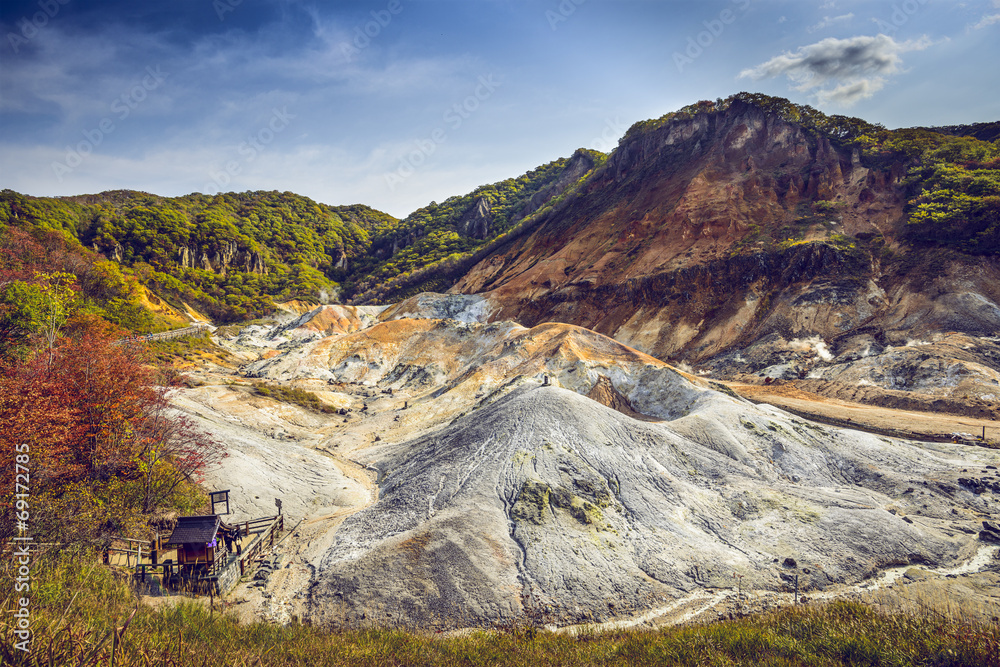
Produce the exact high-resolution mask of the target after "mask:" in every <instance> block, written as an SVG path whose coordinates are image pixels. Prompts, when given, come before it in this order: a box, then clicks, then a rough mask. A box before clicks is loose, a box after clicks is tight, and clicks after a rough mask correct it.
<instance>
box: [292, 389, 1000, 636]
mask: <svg viewBox="0 0 1000 667" xmlns="http://www.w3.org/2000/svg"><path fill="white" fill-rule="evenodd" d="M676 382H678V383H684V384H687V381H686V380H684V379H682V378H680V377H677V379H676ZM691 396H692V398H691V402H690V404H689V406H688V411H687V414H686V416H684V417H681V418H680V419H676V420H673V421H670V422H646V421H638V420H635V419H632V418H631V417H628V416H626V415H624V414H621V413H619V412H616V411H614V410H612V409H609V408H606V407H604V406H603V405H601V404H599V403H597V402H595V401H592V400H590V399H588V398H586V397H584V396H582V395H580V394H579V393H576V392H573V391H569V390H566V389H562V388H558V387H540V386H537V385H527V386H522V387H520V388H518V389H516V390H514V391H513V392H512V393H510V394H509V395H508V396H506V397H504V398H503V399H501V400H498V401H496V402H494V403H492V404H491V405H488V406H485V407H482V408H480V409H478V410H474V411H472V412H471V413H469V414H468V415H465V416H463V417H460V418H459V419H457V420H455V421H454V422H452V423H451V424H450V425H448V426H446V427H444V428H442V429H440V430H438V431H436V432H433V433H432V434H430V435H427V436H423V437H421V438H418V439H415V440H410V441H406V442H402V443H397V444H384V445H382V446H376V447H372V448H370V449H368V450H365V452H364V455H365V457H366V459H367V461H368V463H370V464H371V465H372V466H374V467H375V468H377V469H378V470H379V471H380V500H379V502H378V503H377V504H376V505H374V506H372V507H369V508H367V509H365V510H363V511H361V512H359V513H358V514H355V515H354V516H352V517H350V518H348V519H347V520H346V521H345V522H344V523H343V524H342V525H341V527H340V529H339V531H338V533H337V535H336V539H335V541H334V543H333V545H332V547H331V548H330V550H329V551H328V552H327V554H326V555H325V557H324V558H323V559H322V561H321V562H320V565H319V568H318V570H317V572H316V575H315V579H314V583H313V586H312V590H311V599H310V609H309V613H310V615H311V616H312V618H313V620H314V621H315V622H318V623H324V624H332V625H359V624H368V623H379V624H393V625H395V624H403V625H415V626H417V625H419V626H423V627H427V626H443V627H463V626H473V625H483V624H494V623H507V622H517V621H521V620H527V619H531V620H533V621H545V622H557V623H560V624H561V623H571V622H577V621H582V620H605V619H607V618H608V617H610V616H614V615H618V614H623V613H629V612H631V611H635V610H645V609H649V608H650V607H653V606H655V605H656V604H658V603H659V602H660V601H662V600H664V599H673V598H676V597H679V596H681V595H683V594H685V593H688V592H691V591H694V590H696V589H699V588H702V587H708V588H712V587H729V586H731V585H732V581H733V579H732V576H733V574H734V573H738V574H741V575H744V576H745V578H744V580H743V582H744V586H745V587H751V588H757V589H771V590H774V589H779V588H780V587H781V585H782V581H781V579H780V576H779V575H780V574H781V567H780V565H779V564H778V563H776V562H775V559H778V560H779V561H783V560H784V559H785V558H787V557H792V558H794V559H795V560H796V561H797V562H798V565H799V567H800V568H804V567H808V568H810V573H811V574H810V575H809V576H803V583H804V585H805V586H807V587H810V588H814V589H815V588H825V587H828V586H830V585H833V584H837V583H854V582H857V581H859V580H861V579H863V578H865V577H867V576H870V575H871V574H872V573H874V572H875V571H876V570H877V569H879V568H882V567H885V566H887V565H895V564H902V563H908V562H922V563H927V564H948V563H954V562H956V561H958V560H961V559H963V558H967V557H968V556H969V555H970V554H971V553H972V552H973V551H974V550H975V548H976V546H977V540H976V535H975V532H974V530H973V529H974V527H975V520H976V518H977V517H976V516H975V513H974V511H977V510H978V511H983V510H985V509H986V507H985V501H984V500H982V499H981V498H980V497H978V496H973V495H972V494H971V493H969V492H968V491H966V490H963V489H961V488H960V487H958V486H957V485H956V483H955V480H956V478H957V477H959V476H961V474H962V468H963V467H968V466H982V465H986V464H987V463H990V464H994V465H996V464H997V463H998V461H1000V456H997V455H996V454H994V453H992V452H989V451H984V450H975V451H974V450H969V449H965V450H959V449H957V448H954V447H951V446H922V445H917V444H914V443H906V442H900V441H890V440H886V439H883V438H877V437H874V436H870V435H867V434H863V433H859V432H855V431H842V430H836V429H829V428H825V427H819V426H816V425H814V424H811V423H808V422H805V421H803V420H799V419H797V418H794V417H790V416H789V415H787V414H786V413H783V412H780V411H778V410H775V409H773V408H767V407H762V406H754V405H751V404H749V403H746V402H743V401H739V400H736V399H732V398H730V397H728V396H725V395H723V394H720V393H717V392H714V391H707V390H706V391H700V392H692V393H691ZM359 453H360V452H359ZM889 510H892V511H889ZM802 571H804V570H802Z"/></svg>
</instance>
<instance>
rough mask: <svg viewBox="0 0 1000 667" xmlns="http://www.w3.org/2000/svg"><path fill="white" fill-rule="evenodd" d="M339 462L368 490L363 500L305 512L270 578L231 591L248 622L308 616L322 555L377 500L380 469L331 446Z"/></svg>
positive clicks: (278, 553) (278, 555) (279, 550)
mask: <svg viewBox="0 0 1000 667" xmlns="http://www.w3.org/2000/svg"><path fill="white" fill-rule="evenodd" d="M317 451H321V452H322V453H324V454H326V455H327V456H329V457H330V458H331V459H332V461H333V463H334V465H335V466H336V467H337V468H338V469H339V470H340V471H341V473H343V475H344V476H345V477H348V478H350V479H352V480H354V481H356V482H358V483H359V484H361V485H362V486H363V487H364V488H365V490H366V491H367V496H366V498H365V499H364V501H363V502H361V503H359V504H356V505H353V506H350V507H342V508H340V509H338V510H335V511H333V512H326V513H323V514H320V515H318V516H309V515H307V516H305V517H304V518H303V519H302V520H301V521H300V522H299V523H298V524H297V525H296V526H295V527H294V528H292V529H291V531H289V532H288V533H286V535H285V537H284V538H283V539H282V541H281V543H279V544H278V545H276V547H275V550H274V554H271V555H270V556H268V559H269V560H270V561H271V562H272V563H274V564H275V569H274V570H273V573H272V574H271V575H270V576H269V577H268V578H267V580H266V581H265V582H263V583H262V582H259V581H257V580H251V581H249V582H245V583H240V584H239V585H237V587H236V588H235V589H234V590H233V592H232V593H230V595H229V599H230V600H231V601H232V603H233V604H235V605H236V608H237V610H238V612H237V613H238V615H239V617H240V618H241V619H242V620H244V621H255V620H266V621H272V622H276V623H282V624H284V623H288V622H296V621H297V620H298V619H302V618H303V617H304V612H305V610H306V606H307V604H308V601H309V594H308V591H309V589H310V587H311V585H312V582H313V575H314V573H315V572H316V568H317V567H318V565H319V561H320V559H321V558H322V557H323V555H324V554H325V553H326V552H327V551H328V550H329V549H330V547H331V546H332V545H333V542H334V539H335V538H336V535H337V529H338V528H339V527H340V525H341V523H343V521H344V520H345V519H346V518H347V517H349V516H351V515H352V514H356V513H357V512H360V511H361V510H363V509H365V508H366V507H369V506H371V505H373V504H375V503H376V502H378V486H377V485H376V484H375V473H374V472H373V471H371V470H368V469H366V468H364V467H363V466H361V465H360V464H358V463H355V462H354V461H351V460H350V459H346V458H344V457H342V456H339V455H337V454H335V453H332V452H329V451H326V450H317Z"/></svg>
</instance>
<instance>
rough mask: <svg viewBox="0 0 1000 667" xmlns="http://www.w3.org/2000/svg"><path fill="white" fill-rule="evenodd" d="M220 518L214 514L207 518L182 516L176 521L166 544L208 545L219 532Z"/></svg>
mask: <svg viewBox="0 0 1000 667" xmlns="http://www.w3.org/2000/svg"><path fill="white" fill-rule="evenodd" d="M221 522H222V519H221V517H219V516H216V515H215V514H209V515H207V516H182V517H181V518H179V519H177V526H176V527H175V528H174V532H173V533H172V534H171V535H170V539H169V540H167V543H168V544H208V543H210V542H211V541H212V540H214V539H215V534H216V533H217V532H218V531H219V524H220V523H221Z"/></svg>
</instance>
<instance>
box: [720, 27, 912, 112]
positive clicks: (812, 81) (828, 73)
mask: <svg viewBox="0 0 1000 667" xmlns="http://www.w3.org/2000/svg"><path fill="white" fill-rule="evenodd" d="M930 44H931V42H930V40H929V39H927V38H926V37H922V38H921V39H919V40H911V41H906V42H897V41H895V40H894V39H893V38H892V37H889V36H887V35H876V36H874V37H870V36H857V37H849V38H847V39H835V38H832V37H830V38H827V39H824V40H821V41H819V42H816V43H815V44H809V45H808V46H803V47H801V48H800V49H798V50H797V51H795V52H794V53H790V52H786V53H783V54H781V55H779V56H775V57H774V58H771V59H770V60H768V61H767V62H764V63H761V64H760V65H757V66H756V67H752V68H749V69H745V70H743V71H742V72H740V75H739V78H750V79H754V80H755V81H756V80H760V79H772V78H775V77H779V76H782V75H784V76H787V77H788V79H789V80H790V81H791V82H792V84H793V88H795V89H796V90H800V91H814V93H813V94H814V95H815V97H816V98H817V100H825V101H830V102H838V103H840V104H844V105H850V104H853V103H854V102H856V101H858V100H860V99H863V98H865V97H870V96H871V95H873V94H874V93H876V92H877V91H879V90H880V89H881V88H882V87H884V86H885V84H886V80H887V77H889V76H891V75H893V74H897V73H899V72H900V71H901V70H902V64H903V60H902V58H901V57H900V54H902V53H905V52H907V51H919V50H922V49H925V48H927V47H928V46H930Z"/></svg>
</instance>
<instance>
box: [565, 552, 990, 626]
mask: <svg viewBox="0 0 1000 667" xmlns="http://www.w3.org/2000/svg"><path fill="white" fill-rule="evenodd" d="M998 553H1000V546H998V545H986V544H983V545H980V547H979V549H977V550H976V553H974V554H973V555H972V557H971V558H969V559H968V560H966V561H965V562H963V563H961V564H959V565H953V566H949V567H939V568H932V569H927V570H926V572H927V574H929V575H931V577H932V578H936V579H944V578H946V577H949V576H957V575H963V574H975V573H977V572H981V571H983V570H984V569H986V568H987V567H988V566H989V565H990V563H991V561H993V560H995V559H996V558H997V555H998ZM912 567H913V566H912V565H902V566H899V567H891V568H888V569H886V570H883V571H882V572H880V573H879V575H878V576H877V577H875V578H874V579H871V580H869V581H865V582H862V583H859V584H854V585H851V586H838V587H835V588H834V589H831V590H827V591H815V592H814V591H810V592H808V596H809V599H810V600H813V601H820V600H823V601H827V600H836V599H840V598H845V597H848V596H851V595H854V594H859V593H871V592H874V591H877V590H880V589H886V588H889V587H891V586H892V585H893V584H895V583H896V582H898V581H899V580H900V579H902V578H903V576H904V575H905V574H906V572H907V570H909V569H911V568H912ZM754 597H757V598H760V597H768V598H771V599H773V600H774V601H775V602H777V603H778V604H779V605H781V606H787V605H792V604H794V602H795V601H794V594H792V593H775V592H773V591H748V592H747V593H744V598H754ZM736 598H737V594H736V593H735V592H734V591H732V590H720V591H718V592H716V593H710V592H709V591H707V590H698V591H694V592H693V593H690V594H688V595H685V596H684V597H681V598H677V599H676V600H673V601H672V602H670V604H667V605H664V606H662V607H657V608H655V609H650V610H649V611H647V612H645V613H643V614H640V615H638V616H633V617H631V618H626V619H616V620H614V621H607V622H605V623H584V624H580V625H566V626H562V627H559V626H554V625H549V626H546V630H549V631H551V632H555V633H559V634H569V635H573V636H576V635H578V634H581V633H588V632H604V631H611V630H625V629H628V628H634V627H637V626H640V625H649V626H654V625H655V626H674V625H683V624H684V623H688V622H690V621H693V620H697V619H699V617H701V616H702V615H703V614H705V613H708V612H711V611H713V610H715V609H716V608H717V607H718V606H719V605H720V604H722V603H726V602H736Z"/></svg>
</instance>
